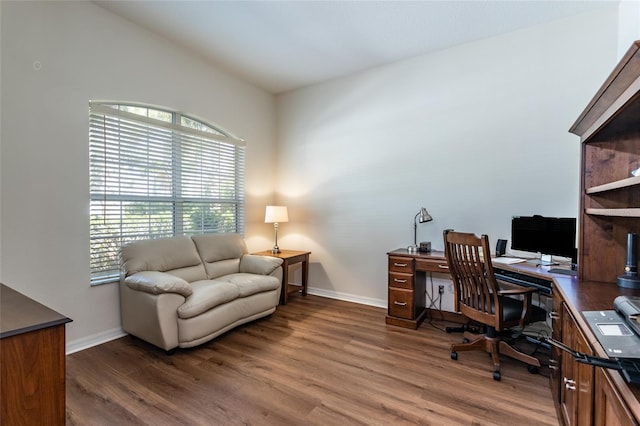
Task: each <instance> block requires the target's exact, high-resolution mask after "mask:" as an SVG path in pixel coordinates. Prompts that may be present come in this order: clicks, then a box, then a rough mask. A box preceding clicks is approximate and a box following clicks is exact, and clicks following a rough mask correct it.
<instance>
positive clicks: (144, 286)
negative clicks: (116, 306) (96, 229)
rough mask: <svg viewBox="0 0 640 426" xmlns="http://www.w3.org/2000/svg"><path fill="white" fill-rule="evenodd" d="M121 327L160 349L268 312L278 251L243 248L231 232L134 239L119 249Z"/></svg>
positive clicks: (274, 300) (276, 290) (192, 342)
mask: <svg viewBox="0 0 640 426" xmlns="http://www.w3.org/2000/svg"><path fill="white" fill-rule="evenodd" d="M120 262H121V267H122V277H121V280H120V308H121V315H122V328H123V329H124V331H126V332H127V333H130V334H132V335H134V336H136V337H139V338H140V339H143V340H145V341H147V342H149V343H151V344H153V345H155V346H158V347H160V348H162V349H164V350H166V351H170V350H172V349H175V348H178V347H181V348H188V347H192V346H196V345H199V344H201V343H204V342H206V341H208V340H211V339H213V338H215V337H216V336H219V335H220V334H222V333H224V332H226V331H228V330H230V329H232V328H234V327H236V326H238V325H240V324H244V323H246V322H249V321H252V320H255V319H257V318H261V317H264V316H267V315H270V314H271V313H273V312H274V311H275V309H276V307H277V306H278V300H279V299H280V288H281V282H282V267H281V266H280V265H281V264H282V259H278V258H275V257H265V256H256V255H250V254H247V247H246V244H245V242H244V240H243V239H242V237H241V236H240V235H238V234H214V235H198V236H193V237H191V238H189V237H173V238H160V239H154V240H144V241H136V242H133V243H130V244H128V245H126V246H124V247H123V248H122V249H121V250H120Z"/></svg>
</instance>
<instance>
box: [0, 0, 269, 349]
mask: <svg viewBox="0 0 640 426" xmlns="http://www.w3.org/2000/svg"><path fill="white" fill-rule="evenodd" d="M0 3H1V9H0V10H1V17H2V21H1V42H2V45H1V47H2V50H1V51H2V63H1V65H2V67H1V84H2V101H1V111H2V117H1V127H0V128H1V141H2V145H1V149H0V154H1V156H0V158H1V165H0V172H1V175H0V177H1V179H0V202H1V207H2V208H1V213H0V217H1V222H0V229H2V240H1V244H0V247H1V253H2V257H1V258H0V266H1V269H0V271H1V275H0V280H1V281H2V282H4V283H5V284H7V285H9V286H11V287H13V288H15V289H16V290H18V291H21V292H23V293H25V294H27V295H28V296H31V297H33V298H34V299H36V300H38V301H40V302H42V303H44V304H46V305H48V306H50V307H51V308H53V309H55V310H57V311H59V312H60V313H62V314H65V315H67V316H69V317H70V318H72V319H73V323H71V324H69V325H68V326H67V341H68V348H77V347H81V346H83V345H84V344H91V343H93V342H94V341H96V340H100V339H106V338H109V337H112V336H114V335H117V334H118V333H119V332H120V312H119V304H118V288H117V285H113V284H110V285H103V286H98V287H94V288H91V287H90V286H89V267H88V265H89V250H88V247H89V215H88V206H89V201H88V200H89V198H88V197H89V189H88V180H89V177H88V118H87V113H88V101H89V100H90V99H109V100H130V101H139V102H145V103H150V104H156V105H162V106H168V107H172V108H175V109H178V110H181V111H185V112H190V113H194V114H196V115H198V116H200V117H202V118H204V119H205V120H209V121H212V122H215V123H217V124H219V125H221V126H223V127H224V128H227V129H229V130H230V131H232V132H234V133H235V134H237V135H238V136H240V137H242V138H245V139H246V140H247V151H246V170H247V175H246V196H247V198H246V206H247V215H246V216H247V217H246V219H247V226H246V234H247V236H248V237H250V238H249V239H248V243H249V248H250V249H251V250H262V249H265V248H267V247H270V246H271V239H272V234H271V233H272V230H271V228H269V226H268V225H265V224H264V223H262V222H263V220H264V206H265V204H269V203H271V202H272V201H273V193H274V157H273V156H274V140H275V139H274V135H275V99H274V97H273V96H272V95H270V94H268V93H266V92H264V91H261V90H259V89H256V88H255V87H253V86H250V85H249V84H247V83H244V82H242V81H240V80H238V79H236V78H233V77H230V76H229V75H227V74H225V73H223V72H221V71H219V70H217V69H215V68H212V67H211V66H208V65H205V64H204V63H203V62H200V61H199V60H197V59H195V58H194V56H192V55H190V54H189V53H187V52H185V51H184V50H183V49H180V48H178V47H177V46H174V45H172V44H171V43H169V42H167V41H165V40H163V39H161V38H159V37H157V36H154V35H153V34H151V33H150V32H147V31H145V30H143V29H141V28H140V27H136V26H134V25H133V24H131V23H129V22H128V21H125V20H123V19H121V18H119V17H117V16H116V15H113V14H111V13H110V12H107V11H105V10H103V9H102V8H100V7H98V6H96V5H94V4H92V3H88V2H7V1H3V2H0ZM36 62H37V63H39V64H40V65H41V69H39V70H37V69H36V68H38V66H37V64H36V66H35V67H34V64H35V63H36Z"/></svg>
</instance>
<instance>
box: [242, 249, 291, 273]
mask: <svg viewBox="0 0 640 426" xmlns="http://www.w3.org/2000/svg"><path fill="white" fill-rule="evenodd" d="M280 265H282V259H279V258H277V257H271V256H259V255H257V254H245V255H244V256H242V258H240V272H245V273H249V274H260V275H269V274H271V273H272V272H273V271H275V270H276V269H277V268H278V267H279V266H280Z"/></svg>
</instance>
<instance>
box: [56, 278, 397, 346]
mask: <svg viewBox="0 0 640 426" xmlns="http://www.w3.org/2000/svg"><path fill="white" fill-rule="evenodd" d="M307 292H308V293H309V294H313V295H316V296H322V297H328V298H329V299H337V300H344V301H345V302H353V303H359V304H361V305H368V306H375V307H377V308H385V309H386V308H387V301H386V300H380V299H371V298H369V297H362V296H357V295H355V294H349V293H341V292H338V291H329V290H324V289H321V288H311V287H310V288H309V289H308V290H307ZM126 335H127V333H125V331H124V330H123V329H122V328H114V329H112V330H107V331H103V332H102V333H98V334H93V335H91V336H87V337H83V338H81V339H76V340H73V341H70V342H67V345H66V353H67V355H70V354H72V353H74V352H79V351H82V350H85V349H89V348H91V347H93V346H97V345H100V344H102V343H107V342H110V341H111V340H115V339H119V338H120V337H124V336H126Z"/></svg>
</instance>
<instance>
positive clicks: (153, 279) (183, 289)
mask: <svg viewBox="0 0 640 426" xmlns="http://www.w3.org/2000/svg"><path fill="white" fill-rule="evenodd" d="M124 283H125V284H126V285H127V287H129V288H130V289H132V290H137V291H142V292H145V293H150V294H161V293H177V294H181V295H183V296H184V297H189V296H191V294H192V293H193V289H192V288H191V284H189V283H188V282H186V281H185V280H183V279H182V278H180V277H176V276H175V275H171V274H167V273H165V272H157V271H142V272H136V273H135V274H133V275H130V276H128V277H126V278H125V279H124Z"/></svg>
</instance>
